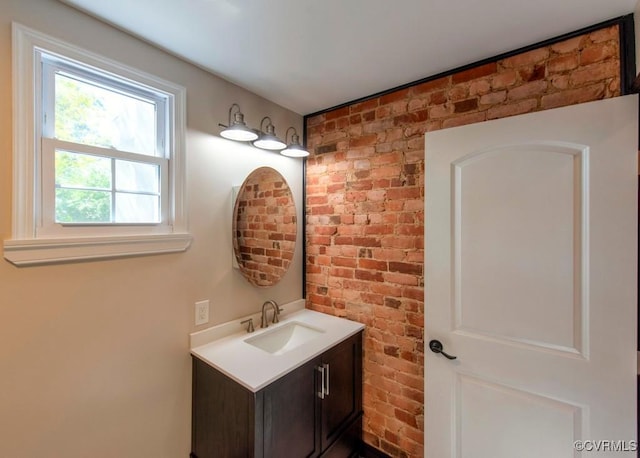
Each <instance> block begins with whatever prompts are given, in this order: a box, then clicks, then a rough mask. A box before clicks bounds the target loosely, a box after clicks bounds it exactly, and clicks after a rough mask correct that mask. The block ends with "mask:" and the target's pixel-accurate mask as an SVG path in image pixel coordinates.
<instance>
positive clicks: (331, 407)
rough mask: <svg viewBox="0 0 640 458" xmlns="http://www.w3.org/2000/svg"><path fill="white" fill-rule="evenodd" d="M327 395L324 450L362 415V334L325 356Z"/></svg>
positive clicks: (323, 428) (323, 422)
mask: <svg viewBox="0 0 640 458" xmlns="http://www.w3.org/2000/svg"><path fill="white" fill-rule="evenodd" d="M322 365H323V366H324V367H325V371H326V372H325V378H326V382H325V383H326V385H327V386H326V388H327V389H328V390H327V391H328V394H326V395H325V397H324V399H323V400H322V423H321V433H322V438H321V443H322V450H325V449H327V448H328V447H329V445H331V444H332V443H333V442H334V441H335V440H336V439H337V438H338V437H340V435H341V434H342V433H343V432H345V431H346V430H347V429H348V428H350V427H351V426H352V424H353V423H354V422H355V421H356V420H358V419H359V417H360V416H361V415H362V333H358V334H357V335H355V336H353V337H350V338H349V339H347V340H346V341H344V342H342V343H341V344H339V345H337V346H335V347H333V348H332V349H331V350H328V351H327V352H326V353H325V354H323V355H322Z"/></svg>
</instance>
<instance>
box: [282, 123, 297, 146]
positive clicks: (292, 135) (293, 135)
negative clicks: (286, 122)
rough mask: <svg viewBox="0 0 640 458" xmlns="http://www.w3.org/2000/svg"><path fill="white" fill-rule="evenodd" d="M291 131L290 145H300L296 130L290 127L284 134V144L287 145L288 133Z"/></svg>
mask: <svg viewBox="0 0 640 458" xmlns="http://www.w3.org/2000/svg"><path fill="white" fill-rule="evenodd" d="M290 130H292V131H293V134H291V143H300V136H299V135H298V131H297V130H296V128H295V127H293V126H291V127H289V128H288V129H287V131H286V132H285V134H284V142H285V143H289V142H288V139H289V131H290Z"/></svg>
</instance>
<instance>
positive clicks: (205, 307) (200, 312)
mask: <svg viewBox="0 0 640 458" xmlns="http://www.w3.org/2000/svg"><path fill="white" fill-rule="evenodd" d="M208 322H209V301H208V300H207V301H199V302H196V326H199V325H201V324H207V323H208Z"/></svg>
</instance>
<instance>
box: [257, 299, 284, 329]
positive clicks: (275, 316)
mask: <svg viewBox="0 0 640 458" xmlns="http://www.w3.org/2000/svg"><path fill="white" fill-rule="evenodd" d="M267 305H270V306H271V308H273V319H272V320H271V322H272V323H277V322H279V321H280V320H279V319H278V315H280V307H278V304H276V301H271V300H269V301H266V302H265V303H264V304H262V317H261V318H260V327H261V328H268V327H269V320H267V309H266V307H267Z"/></svg>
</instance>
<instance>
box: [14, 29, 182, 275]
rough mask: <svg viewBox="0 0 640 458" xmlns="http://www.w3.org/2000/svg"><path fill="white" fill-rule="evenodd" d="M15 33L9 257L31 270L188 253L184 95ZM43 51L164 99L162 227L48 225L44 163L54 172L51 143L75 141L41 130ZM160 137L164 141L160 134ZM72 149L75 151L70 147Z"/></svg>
mask: <svg viewBox="0 0 640 458" xmlns="http://www.w3.org/2000/svg"><path fill="white" fill-rule="evenodd" d="M12 33H13V119H14V133H13V134H14V138H13V160H14V162H13V213H12V216H13V221H12V238H11V239H10V240H5V241H4V257H5V258H6V259H7V260H8V261H9V262H12V263H13V264H16V265H34V264H45V263H54V262H66V261H77V260H86V259H99V258H112V257H120V256H133V255H144V254H156V253H169V252H179V251H184V250H186V249H187V248H188V247H189V245H190V243H191V235H190V234H189V232H188V227H187V220H186V202H185V158H184V152H185V131H186V125H185V124H186V115H185V111H186V108H185V104H186V90H185V89H184V88H183V87H181V86H178V85H176V84H174V83H171V82H168V81H165V80H162V79H160V78H157V77H155V76H152V75H149V74H147V73H144V72H141V71H139V70H136V69H133V68H131V67H128V66H125V65H123V64H120V63H118V62H115V61H113V60H111V59H108V58H105V57H102V56H100V55H98V54H95V53H92V52H90V51H86V50H84V49H81V48H79V47H77V46H75V45H72V44H69V43H66V42H63V41H61V40H58V39H55V38H52V37H50V36H47V35H45V34H42V33H40V32H37V31H35V30H32V29H30V28H27V27H25V26H23V25H21V24H17V23H13V24H12ZM42 54H45V55H47V56H51V59H53V60H55V59H56V58H60V59H61V60H62V62H69V63H70V65H71V66H72V67H75V66H76V65H77V66H79V67H80V68H82V67H85V68H88V69H96V71H98V72H101V73H103V74H105V75H113V77H114V78H117V79H119V80H123V81H125V82H126V81H130V82H131V84H132V85H135V86H138V87H142V88H145V87H146V88H149V90H150V91H151V92H157V93H161V94H163V95H164V96H166V107H165V109H164V110H163V111H164V113H166V120H167V122H165V125H166V126H167V127H166V131H165V132H163V133H162V136H163V137H164V140H163V141H164V148H165V151H166V154H165V159H167V165H166V167H165V168H164V170H165V173H166V181H165V186H166V189H165V190H163V191H165V192H166V193H167V194H166V195H165V196H163V199H162V200H165V202H163V205H165V208H163V209H162V211H161V213H162V214H161V221H162V222H161V223H160V224H117V223H116V224H107V225H101V224H71V225H67V224H57V225H55V226H56V227H54V228H52V227H47V225H46V224H45V220H44V219H43V214H44V212H49V213H50V212H51V208H50V206H49V207H47V205H45V203H44V198H45V197H46V192H44V190H43V186H45V185H47V186H51V174H49V176H48V177H47V176H45V175H46V173H43V166H44V165H46V166H47V167H49V169H48V170H49V172H51V168H50V166H51V162H47V161H49V160H50V158H49V159H47V158H46V157H45V156H47V153H50V152H51V147H52V145H62V146H63V147H64V146H65V145H66V146H70V145H76V144H75V143H69V142H63V141H61V140H57V139H52V138H46V137H45V135H44V134H43V132H42V119H43V116H42V114H43V105H42V100H41V95H40V94H42V92H41V88H42V85H43V77H42V71H41V69H42V66H41V64H40V62H41V56H42ZM75 68H76V69H77V68H78V67H75ZM80 71H81V70H80ZM39 91H40V92H39ZM38 117H39V119H38ZM172 119H173V122H171V120H172ZM157 135H158V136H161V134H160V133H157ZM158 141H162V140H158ZM85 148H89V149H93V151H94V153H99V152H100V150H104V151H103V153H104V152H107V151H108V149H102V148H99V147H85V146H83V150H84V149H85ZM45 150H47V151H45ZM54 150H55V148H54ZM71 150H72V151H74V149H73V146H71ZM78 152H82V151H78ZM124 154H125V155H126V154H127V153H124ZM149 157H158V156H149ZM45 181H46V183H45ZM50 191H51V192H52V193H54V192H55V189H53V190H50ZM49 226H50V225H49ZM52 229H53V230H52Z"/></svg>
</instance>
